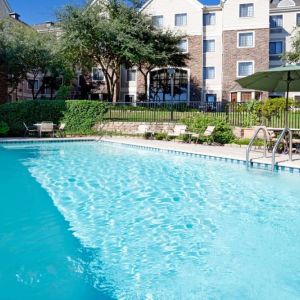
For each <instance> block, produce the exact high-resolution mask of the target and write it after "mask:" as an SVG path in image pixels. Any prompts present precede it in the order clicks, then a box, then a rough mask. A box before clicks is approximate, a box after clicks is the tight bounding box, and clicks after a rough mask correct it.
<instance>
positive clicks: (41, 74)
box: [0, 19, 66, 99]
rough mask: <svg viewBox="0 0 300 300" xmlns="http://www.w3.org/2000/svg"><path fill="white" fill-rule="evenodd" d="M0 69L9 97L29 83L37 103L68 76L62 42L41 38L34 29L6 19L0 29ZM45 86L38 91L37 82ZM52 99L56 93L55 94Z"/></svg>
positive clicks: (42, 36)
mask: <svg viewBox="0 0 300 300" xmlns="http://www.w3.org/2000/svg"><path fill="white" fill-rule="evenodd" d="M0 41H1V42H0V43H1V50H0V51H1V52H0V69H1V70H2V72H3V74H6V75H5V76H6V78H7V81H8V83H9V86H10V93H12V92H13V91H15V90H16V89H17V87H18V84H19V83H20V82H21V81H23V80H26V81H27V82H28V86H29V87H30V88H31V93H32V98H33V99H37V98H38V96H39V95H40V94H41V93H42V91H43V90H44V89H45V88H46V87H50V88H51V90H53V88H54V87H55V88H56V87H57V86H56V83H57V78H58V77H60V76H61V75H63V74H64V73H66V64H65V63H64V58H63V56H62V55H61V52H60V47H59V40H57V39H56V38H55V37H54V36H53V35H51V34H41V33H39V32H37V31H36V30H35V29H33V28H31V27H29V26H26V25H24V24H22V23H19V22H16V21H14V20H10V19H7V20H5V21H3V22H1V25H0ZM38 78H41V82H42V84H41V85H40V87H39V88H38V89H36V88H35V81H36V80H37V79H38ZM52 95H53V93H52Z"/></svg>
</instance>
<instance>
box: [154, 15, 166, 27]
mask: <svg viewBox="0 0 300 300" xmlns="http://www.w3.org/2000/svg"><path fill="white" fill-rule="evenodd" d="M155 18H162V24H161V25H159V26H157V25H156V24H154V22H153V21H154V19H155ZM152 24H153V26H155V27H156V28H162V27H164V16H163V15H157V16H152Z"/></svg>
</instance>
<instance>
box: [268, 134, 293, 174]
mask: <svg viewBox="0 0 300 300" xmlns="http://www.w3.org/2000/svg"><path fill="white" fill-rule="evenodd" d="M286 133H288V134H289V138H290V140H289V144H290V145H289V160H290V161H292V160H293V157H292V155H293V154H292V153H293V133H292V131H291V130H290V129H289V128H284V129H283V131H282V133H281V134H280V137H279V139H278V140H277V142H276V144H275V145H274V148H273V151H272V172H274V170H275V164H276V161H275V159H276V157H275V155H276V152H277V150H278V147H279V145H280V143H281V141H282V140H283V138H284V137H285V135H286Z"/></svg>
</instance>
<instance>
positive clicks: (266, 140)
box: [246, 126, 293, 172]
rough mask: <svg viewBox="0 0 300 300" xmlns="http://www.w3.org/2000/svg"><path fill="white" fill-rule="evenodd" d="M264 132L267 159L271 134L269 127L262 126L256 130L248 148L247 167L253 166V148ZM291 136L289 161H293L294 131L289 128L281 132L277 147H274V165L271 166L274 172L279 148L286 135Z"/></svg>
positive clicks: (264, 153) (264, 154) (264, 155)
mask: <svg viewBox="0 0 300 300" xmlns="http://www.w3.org/2000/svg"><path fill="white" fill-rule="evenodd" d="M261 131H262V132H263V134H264V151H263V157H264V158H266V157H267V143H268V136H269V133H268V129H267V127H265V126H260V127H259V128H257V129H256V131H255V133H254V135H253V137H252V139H251V141H250V143H249V145H248V147H247V150H246V165H247V167H249V166H250V164H251V159H250V152H251V150H252V146H253V144H254V142H255V140H256V139H257V138H258V135H259V133H260V132H261ZM287 133H288V134H289V160H290V161H291V160H292V151H293V149H292V145H293V136H292V131H291V130H290V129H289V128H284V129H283V131H282V132H281V134H280V136H279V138H278V140H277V141H276V143H275V145H274V148H273V150H272V164H271V170H272V172H274V170H275V165H276V152H277V150H278V147H279V145H280V143H281V141H282V140H283V139H284V137H285V135H286V134H287Z"/></svg>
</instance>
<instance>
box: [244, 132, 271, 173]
mask: <svg viewBox="0 0 300 300" xmlns="http://www.w3.org/2000/svg"><path fill="white" fill-rule="evenodd" d="M260 131H263V132H264V157H267V141H268V131H267V128H266V127H265V126H261V127H259V128H257V130H256V131H255V133H254V135H253V137H252V139H251V141H250V143H249V145H248V147H247V150H246V164H247V167H248V166H249V162H250V152H251V149H252V146H253V144H254V142H255V140H256V138H257V137H258V134H259V133H260Z"/></svg>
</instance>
